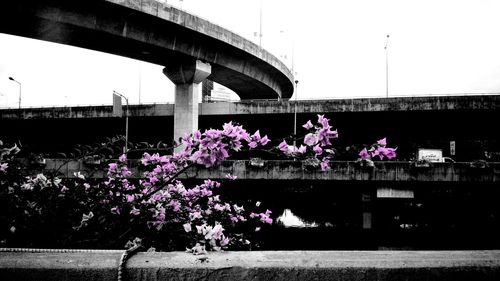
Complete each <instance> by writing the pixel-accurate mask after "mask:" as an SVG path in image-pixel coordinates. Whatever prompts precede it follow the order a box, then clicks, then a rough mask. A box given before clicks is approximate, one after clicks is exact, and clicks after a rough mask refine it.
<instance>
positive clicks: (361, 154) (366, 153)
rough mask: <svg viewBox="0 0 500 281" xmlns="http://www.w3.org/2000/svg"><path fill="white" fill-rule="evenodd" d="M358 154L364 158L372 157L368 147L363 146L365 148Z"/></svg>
mask: <svg viewBox="0 0 500 281" xmlns="http://www.w3.org/2000/svg"><path fill="white" fill-rule="evenodd" d="M358 155H359V157H361V159H363V160H364V159H368V158H370V154H368V151H367V150H366V148H363V150H361V152H360V153H359V154H358Z"/></svg>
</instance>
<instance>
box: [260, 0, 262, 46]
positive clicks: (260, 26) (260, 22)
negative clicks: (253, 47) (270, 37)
mask: <svg viewBox="0 0 500 281" xmlns="http://www.w3.org/2000/svg"><path fill="white" fill-rule="evenodd" d="M259 47H260V48H262V0H260V6H259Z"/></svg>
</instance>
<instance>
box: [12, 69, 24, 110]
mask: <svg viewBox="0 0 500 281" xmlns="http://www.w3.org/2000/svg"><path fill="white" fill-rule="evenodd" d="M9 80H10V81H14V82H16V83H17V84H18V85H19V110H21V88H22V86H21V82H19V81H17V80H16V79H14V78H12V77H9Z"/></svg>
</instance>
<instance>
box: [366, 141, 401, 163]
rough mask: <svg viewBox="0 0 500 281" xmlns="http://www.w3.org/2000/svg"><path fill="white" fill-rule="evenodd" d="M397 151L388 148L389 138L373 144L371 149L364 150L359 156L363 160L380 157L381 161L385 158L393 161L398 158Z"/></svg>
mask: <svg viewBox="0 0 500 281" xmlns="http://www.w3.org/2000/svg"><path fill="white" fill-rule="evenodd" d="M396 149H397V148H390V147H387V138H383V139H380V140H378V141H377V143H375V144H372V146H371V147H370V148H369V149H366V148H363V150H361V151H360V152H359V154H358V155H359V157H360V158H361V159H362V160H366V159H371V158H373V157H375V156H378V157H379V158H380V160H383V159H384V157H387V159H393V158H396Z"/></svg>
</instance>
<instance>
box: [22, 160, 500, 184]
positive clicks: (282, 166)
mask: <svg viewBox="0 0 500 281" xmlns="http://www.w3.org/2000/svg"><path fill="white" fill-rule="evenodd" d="M25 162H26V161H25ZM262 164H263V166H262V167H255V166H252V165H251V163H250V161H248V160H231V161H224V162H223V163H221V164H220V165H218V166H217V167H214V168H210V169H207V168H204V167H199V168H198V167H192V168H190V169H188V170H187V171H186V173H184V174H182V175H180V176H179V177H180V178H189V179H207V178H211V179H225V178H226V175H227V174H228V173H230V174H233V175H235V176H237V177H238V179H239V180H255V179H258V180H266V179H267V180H319V181H372V182H373V181H392V182H484V183H492V182H499V181H500V163H499V162H488V163H487V166H485V167H483V168H478V167H474V166H473V165H471V163H469V162H457V163H433V164H432V165H430V166H429V167H415V165H414V164H413V163H411V162H407V161H388V162H383V161H376V162H375V167H373V168H362V167H359V166H358V165H357V163H356V162H353V161H332V163H331V167H332V169H331V170H329V171H321V170H319V168H314V169H310V168H308V167H307V166H306V164H305V163H304V162H302V161H293V160H265V161H263V162H262ZM129 167H130V168H131V171H132V177H134V176H137V175H139V174H140V173H141V171H140V169H139V168H138V162H137V161H133V160H131V161H130V163H129ZM94 168H96V167H93V166H89V165H86V164H85V163H84V162H82V161H69V162H68V161H67V160H63V159H46V165H45V167H44V168H43V170H40V171H43V172H49V171H53V170H58V171H59V172H61V173H62V174H63V175H64V176H65V177H68V178H72V177H75V175H74V173H75V172H78V171H81V172H82V173H84V174H85V175H87V176H90V177H94V178H102V177H106V169H107V165H103V166H102V167H99V168H100V169H97V170H95V169H94ZM33 169H34V170H36V169H37V168H36V167H33Z"/></svg>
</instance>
